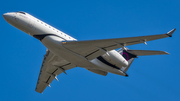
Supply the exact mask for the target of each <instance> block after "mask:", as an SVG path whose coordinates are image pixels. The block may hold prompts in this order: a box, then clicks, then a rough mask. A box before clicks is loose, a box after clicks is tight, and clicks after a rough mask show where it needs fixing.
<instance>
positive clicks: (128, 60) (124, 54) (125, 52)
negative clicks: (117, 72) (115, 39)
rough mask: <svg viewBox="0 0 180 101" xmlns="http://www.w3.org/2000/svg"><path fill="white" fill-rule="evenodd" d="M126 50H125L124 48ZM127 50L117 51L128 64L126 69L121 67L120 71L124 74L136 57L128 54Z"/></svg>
mask: <svg viewBox="0 0 180 101" xmlns="http://www.w3.org/2000/svg"><path fill="white" fill-rule="evenodd" d="M126 49H127V48H126ZM128 50H129V49H127V50H124V49H120V50H118V52H119V53H120V54H121V55H122V56H123V57H124V58H125V59H126V61H127V62H128V66H127V67H122V68H121V69H122V70H123V71H125V72H127V70H128V69H129V67H130V65H131V64H132V62H133V61H134V59H135V58H136V57H137V55H134V54H132V53H130V52H128Z"/></svg>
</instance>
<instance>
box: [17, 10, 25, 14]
mask: <svg viewBox="0 0 180 101" xmlns="http://www.w3.org/2000/svg"><path fill="white" fill-rule="evenodd" d="M18 13H21V14H26V13H25V12H22V11H19V12H18Z"/></svg>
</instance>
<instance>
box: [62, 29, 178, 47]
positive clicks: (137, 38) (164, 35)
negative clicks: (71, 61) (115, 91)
mask: <svg viewBox="0 0 180 101" xmlns="http://www.w3.org/2000/svg"><path fill="white" fill-rule="evenodd" d="M175 31H176V28H174V29H172V30H170V31H169V32H167V33H165V34H158V35H148V36H137V37H125V38H113V39H100V40H86V41H66V42H62V43H63V45H65V46H66V45H70V44H78V43H86V42H87V43H89V42H101V41H113V40H122V41H119V42H121V43H127V42H130V41H125V40H128V39H134V40H132V41H135V40H137V41H138V40H139V41H141V42H140V43H144V42H143V41H151V40H156V39H161V38H166V37H168V36H169V37H172V34H173V33H174V32H175ZM140 39H147V40H140ZM128 45H132V44H125V46H128Z"/></svg>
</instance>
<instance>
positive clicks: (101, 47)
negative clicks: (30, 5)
mask: <svg viewBox="0 0 180 101" xmlns="http://www.w3.org/2000/svg"><path fill="white" fill-rule="evenodd" d="M175 30H176V29H173V30H171V31H169V32H168V33H166V34H159V35H150V36H139V37H128V38H117V39H105V40H90V41H74V42H62V44H63V46H64V47H65V48H67V49H68V50H71V51H72V52H74V53H77V54H79V55H81V56H83V57H85V58H87V59H88V60H92V59H94V58H96V57H98V56H100V55H102V54H104V53H106V51H110V50H113V49H117V48H123V47H124V46H129V45H134V44H139V43H145V44H146V41H151V40H156V39H161V38H166V37H171V36H172V34H173V32H174V31H175Z"/></svg>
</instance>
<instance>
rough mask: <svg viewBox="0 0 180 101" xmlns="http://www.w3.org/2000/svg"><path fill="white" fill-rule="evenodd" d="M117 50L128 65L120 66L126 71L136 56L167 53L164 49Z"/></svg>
mask: <svg viewBox="0 0 180 101" xmlns="http://www.w3.org/2000/svg"><path fill="white" fill-rule="evenodd" d="M118 52H119V53H120V54H121V55H122V56H123V57H124V58H125V59H126V61H128V66H127V67H122V68H121V69H122V70H123V71H124V72H127V70H128V69H129V67H130V65H131V64H132V62H133V61H134V59H135V58H137V57H138V56H145V55H163V54H169V53H167V52H164V51H152V50H129V49H128V48H126V49H120V50H118Z"/></svg>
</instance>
